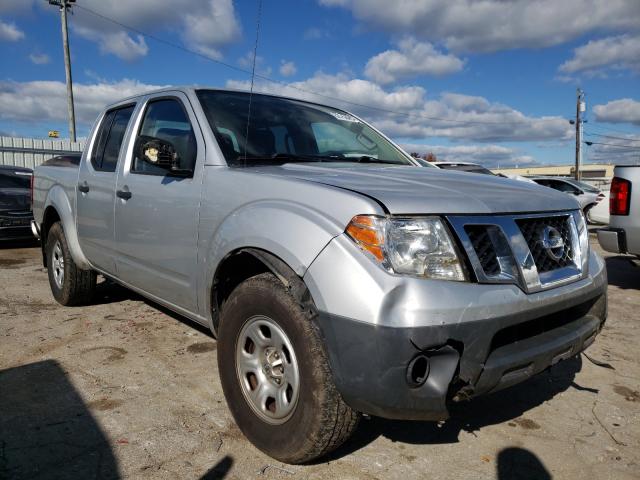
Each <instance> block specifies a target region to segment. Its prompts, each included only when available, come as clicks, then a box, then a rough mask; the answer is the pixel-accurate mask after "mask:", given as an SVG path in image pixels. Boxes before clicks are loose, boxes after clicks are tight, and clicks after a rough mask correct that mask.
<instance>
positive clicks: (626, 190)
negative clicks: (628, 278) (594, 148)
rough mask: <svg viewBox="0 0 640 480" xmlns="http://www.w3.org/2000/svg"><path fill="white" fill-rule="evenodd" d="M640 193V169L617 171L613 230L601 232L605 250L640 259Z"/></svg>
mask: <svg viewBox="0 0 640 480" xmlns="http://www.w3.org/2000/svg"><path fill="white" fill-rule="evenodd" d="M634 189H635V190H634ZM639 189H640V165H635V166H632V165H628V166H617V167H616V168H615V169H614V171H613V180H612V181H611V193H610V196H609V214H610V221H609V227H608V228H603V229H602V230H599V231H598V241H599V242H600V245H601V246H602V248H604V249H605V250H607V251H609V252H614V253H630V254H632V255H636V256H638V257H640V190H639Z"/></svg>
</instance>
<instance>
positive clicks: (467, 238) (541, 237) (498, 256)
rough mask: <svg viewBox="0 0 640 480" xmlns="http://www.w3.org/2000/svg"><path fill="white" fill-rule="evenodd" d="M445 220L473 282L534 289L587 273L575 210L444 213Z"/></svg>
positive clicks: (581, 224) (581, 225)
mask: <svg viewBox="0 0 640 480" xmlns="http://www.w3.org/2000/svg"><path fill="white" fill-rule="evenodd" d="M447 221H448V222H449V224H450V225H451V227H452V229H453V231H454V232H455V233H456V235H457V237H458V240H459V241H460V243H461V245H462V247H463V249H464V250H465V251H466V252H467V255H468V257H467V260H468V262H469V264H470V266H471V269H472V270H473V273H474V274H475V277H476V279H477V281H478V282H479V283H512V284H515V285H518V286H519V287H520V288H521V289H522V290H523V291H525V292H526V293H535V292H539V291H542V290H546V289H549V288H555V287H559V286H561V285H564V284H566V283H570V282H574V281H576V280H579V279H580V278H584V277H585V276H586V274H587V271H586V267H587V261H586V259H587V253H588V244H587V242H586V239H585V238H584V237H583V233H584V230H586V226H585V224H584V220H583V217H582V216H581V214H580V213H579V212H578V211H575V212H558V213H547V214H535V213H532V214H515V215H450V216H448V217H447ZM583 249H584V250H583Z"/></svg>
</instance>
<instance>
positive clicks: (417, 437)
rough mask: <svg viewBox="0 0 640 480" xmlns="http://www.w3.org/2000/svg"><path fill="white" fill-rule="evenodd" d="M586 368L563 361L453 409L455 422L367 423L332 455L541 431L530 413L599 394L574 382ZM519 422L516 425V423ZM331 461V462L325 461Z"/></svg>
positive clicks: (575, 361) (577, 362)
mask: <svg viewBox="0 0 640 480" xmlns="http://www.w3.org/2000/svg"><path fill="white" fill-rule="evenodd" d="M581 368H582V358H581V357H580V356H577V357H574V358H571V359H569V360H565V361H562V362H560V363H558V364H557V365H555V366H554V367H552V369H551V370H550V371H547V372H543V373H541V374H540V375H538V376H536V377H534V378H531V379H530V380H528V381H526V382H524V383H521V384H519V385H516V386H513V387H511V388H507V389H505V390H501V391H499V392H496V393H493V394H490V395H485V396H481V397H478V398H476V399H473V400H471V401H469V402H464V403H459V404H454V405H452V406H451V409H450V410H451V411H450V413H451V418H449V419H448V420H447V421H446V422H444V423H436V422H412V421H398V420H386V419H382V418H377V417H370V418H367V419H364V420H363V421H362V422H361V423H360V426H359V427H358V430H357V431H356V432H355V434H354V435H353V437H352V438H351V439H350V440H349V441H348V442H347V443H345V444H344V445H343V446H342V447H340V448H339V449H338V450H336V451H335V452H334V453H333V454H331V455H330V457H331V459H337V458H340V457H343V456H345V455H348V454H350V453H352V452H354V451H356V450H359V449H361V448H363V447H365V446H366V445H368V444H369V443H371V442H373V441H374V440H375V439H376V438H378V437H379V436H383V437H386V438H388V439H389V440H391V441H392V442H402V443H409V444H415V445H438V444H447V443H457V442H458V437H459V435H460V432H463V431H464V432H468V433H472V434H473V433H474V432H477V431H479V430H481V429H482V428H484V427H487V426H489V425H495V424H499V423H505V422H508V423H507V425H509V426H510V427H511V428H524V429H538V428H541V427H540V425H538V424H537V423H536V422H534V421H532V420H529V419H519V418H518V417H520V416H522V415H523V414H524V413H526V412H527V411H529V410H531V409H532V408H534V407H536V406H538V405H540V404H542V403H544V402H545V401H547V400H549V399H551V398H553V397H554V396H555V395H557V394H558V393H560V392H563V391H565V390H567V389H568V388H570V387H574V388H576V389H578V390H581V391H588V392H591V393H597V392H598V391H597V390H595V389H591V388H588V387H583V386H580V385H577V384H576V383H575V382H574V378H575V375H576V373H577V372H579V371H580V369H581ZM513 420H515V421H513ZM323 461H327V459H326V458H325V459H323Z"/></svg>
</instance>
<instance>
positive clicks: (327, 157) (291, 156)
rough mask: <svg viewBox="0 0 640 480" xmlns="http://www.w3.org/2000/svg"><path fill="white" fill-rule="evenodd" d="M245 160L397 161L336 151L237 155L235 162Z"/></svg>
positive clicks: (258, 161)
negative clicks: (316, 153) (353, 155)
mask: <svg viewBox="0 0 640 480" xmlns="http://www.w3.org/2000/svg"><path fill="white" fill-rule="evenodd" d="M245 160H246V162H247V164H250V163H252V162H256V163H260V162H269V163H271V162H273V163H293V162H349V163H386V164H393V165H396V164H397V162H393V161H391V160H381V159H379V158H375V157H370V156H368V155H363V156H361V157H347V156H344V155H342V154H338V153H335V154H334V153H329V154H324V155H310V154H297V153H274V154H273V155H247V156H246V157H245V156H244V155H238V156H237V157H236V159H235V163H236V164H238V163H242V162H244V161H245Z"/></svg>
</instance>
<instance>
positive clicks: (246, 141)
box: [243, 0, 262, 167]
mask: <svg viewBox="0 0 640 480" xmlns="http://www.w3.org/2000/svg"><path fill="white" fill-rule="evenodd" d="M261 14H262V0H258V16H257V17H256V43H255V45H254V46H253V65H251V88H250V89H249V110H248V111H247V131H246V133H245V136H244V155H243V157H244V158H243V161H244V165H245V167H246V166H247V146H248V145H249V122H250V120H251V100H252V98H253V83H254V81H255V78H256V59H257V57H258V39H259V38H260V16H261Z"/></svg>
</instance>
